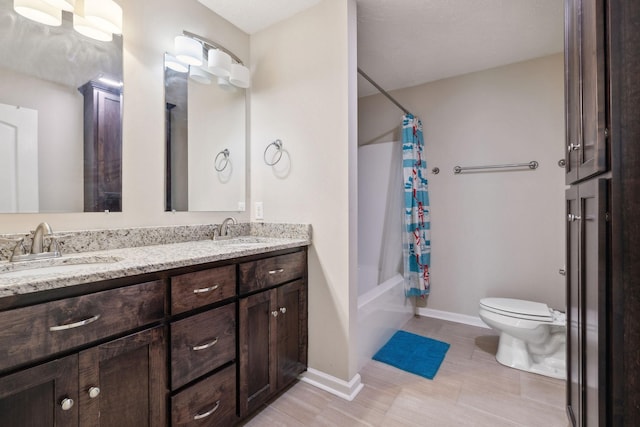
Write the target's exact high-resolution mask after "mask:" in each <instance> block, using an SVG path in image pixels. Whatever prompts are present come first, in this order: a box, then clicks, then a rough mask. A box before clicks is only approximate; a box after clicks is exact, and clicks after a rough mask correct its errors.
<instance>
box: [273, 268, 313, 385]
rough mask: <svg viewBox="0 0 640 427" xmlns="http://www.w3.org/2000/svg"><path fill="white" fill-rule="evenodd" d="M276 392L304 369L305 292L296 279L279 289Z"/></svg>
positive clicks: (302, 283)
mask: <svg viewBox="0 0 640 427" xmlns="http://www.w3.org/2000/svg"><path fill="white" fill-rule="evenodd" d="M277 301H278V304H277V307H278V308H277V311H278V317H277V319H278V324H277V327H278V356H277V361H278V389H281V388H282V387H284V386H286V385H288V384H290V383H291V382H293V381H295V379H296V378H297V377H298V375H299V374H301V373H302V372H304V370H305V369H306V366H307V292H306V286H305V283H304V282H303V281H302V280H298V281H295V282H292V283H289V284H287V285H283V286H280V287H279V288H278V300H277Z"/></svg>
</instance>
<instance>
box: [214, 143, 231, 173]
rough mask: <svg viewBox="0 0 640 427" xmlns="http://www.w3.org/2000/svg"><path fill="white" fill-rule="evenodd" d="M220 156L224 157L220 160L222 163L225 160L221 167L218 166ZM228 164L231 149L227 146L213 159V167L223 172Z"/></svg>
mask: <svg viewBox="0 0 640 427" xmlns="http://www.w3.org/2000/svg"><path fill="white" fill-rule="evenodd" d="M220 156H223V157H224V158H223V159H222V160H221V161H220V163H222V162H224V164H222V165H221V166H220V167H218V159H219V158H220ZM227 165H229V150H228V149H226V148H225V149H224V150H222V151H221V152H219V153H218V154H217V155H216V158H215V160H214V161H213V167H214V168H215V169H216V171H218V172H222V171H223V170H225V169H226V168H227Z"/></svg>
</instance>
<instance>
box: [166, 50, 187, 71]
mask: <svg viewBox="0 0 640 427" xmlns="http://www.w3.org/2000/svg"><path fill="white" fill-rule="evenodd" d="M164 66H165V67H167V68H170V69H172V70H173V71H177V72H178V73H186V72H187V71H189V66H188V65H186V64H184V63H182V62H180V61H179V60H178V58H176V57H175V56H173V55H171V54H169V53H165V54H164Z"/></svg>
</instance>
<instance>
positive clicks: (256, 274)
mask: <svg viewBox="0 0 640 427" xmlns="http://www.w3.org/2000/svg"><path fill="white" fill-rule="evenodd" d="M306 263H307V257H306V253H305V252H304V251H300V252H295V253H292V254H287V255H280V256H275V257H271V258H265V259H261V260H258V261H252V262H245V263H243V264H240V294H246V293H249V292H253V291H257V290H260V289H263V288H268V287H270V286H274V285H278V284H280V283H285V282H288V281H290V280H294V279H298V278H300V277H302V276H303V275H304V272H305V268H306Z"/></svg>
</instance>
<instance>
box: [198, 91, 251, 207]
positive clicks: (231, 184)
mask: <svg viewBox="0 0 640 427" xmlns="http://www.w3.org/2000/svg"><path fill="white" fill-rule="evenodd" d="M188 99H189V114H188V115H189V120H188V122H189V210H190V211H236V210H239V209H238V206H239V203H244V202H245V149H246V146H245V145H246V139H245V91H244V89H235V90H233V91H225V90H223V89H221V88H220V87H219V86H218V85H217V84H215V83H214V84H211V85H203V84H199V83H196V82H193V81H192V80H191V79H190V80H189V95H188ZM224 149H228V150H229V164H228V165H227V169H225V170H224V171H223V172H217V171H216V170H215V167H214V160H215V157H216V155H217V154H218V153H219V152H220V151H222V150H224ZM229 168H230V169H229Z"/></svg>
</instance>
